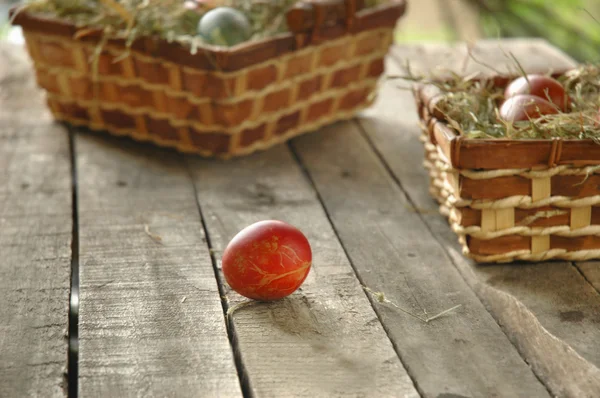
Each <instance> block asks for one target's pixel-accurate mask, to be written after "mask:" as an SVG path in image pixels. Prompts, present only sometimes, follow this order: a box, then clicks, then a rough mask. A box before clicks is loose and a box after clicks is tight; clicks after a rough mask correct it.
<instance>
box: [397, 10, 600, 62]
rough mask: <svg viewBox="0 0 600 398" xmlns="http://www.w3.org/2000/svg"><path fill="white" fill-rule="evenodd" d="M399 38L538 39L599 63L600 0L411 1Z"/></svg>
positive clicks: (430, 39) (401, 39)
mask: <svg viewBox="0 0 600 398" xmlns="http://www.w3.org/2000/svg"><path fill="white" fill-rule="evenodd" d="M408 1H409V10H408V13H407V15H406V17H405V19H404V20H403V21H402V23H401V24H400V25H399V30H398V34H397V40H398V41H399V42H414V41H446V42H452V41H456V40H467V41H474V40H477V39H480V38H505V37H539V38H544V39H546V40H548V41H549V42H550V43H552V44H554V45H555V46H557V47H559V48H561V49H562V50H563V51H565V52H566V53H568V54H569V55H571V56H572V57H573V58H575V59H576V60H578V61H582V62H583V61H588V62H598V61H600V56H599V49H600V0H554V1H548V0H413V1H411V0H408Z"/></svg>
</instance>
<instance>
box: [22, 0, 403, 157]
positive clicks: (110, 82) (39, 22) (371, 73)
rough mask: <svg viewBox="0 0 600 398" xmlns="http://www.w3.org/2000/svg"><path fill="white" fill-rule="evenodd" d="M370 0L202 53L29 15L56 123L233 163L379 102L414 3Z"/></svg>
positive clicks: (308, 6)
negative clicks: (373, 0) (400, 23)
mask: <svg viewBox="0 0 600 398" xmlns="http://www.w3.org/2000/svg"><path fill="white" fill-rule="evenodd" d="M363 3H364V2H363V1H361V0H336V1H328V2H314V3H313V2H304V3H298V4H297V5H296V6H295V7H293V8H292V9H291V10H290V11H289V12H288V14H287V18H288V25H289V26H290V31H291V33H288V34H282V35H279V36H277V37H274V38H271V39H266V40H263V41H257V42H250V43H244V44H240V45H238V46H235V47H232V48H228V49H223V48H217V47H207V48H203V49H201V50H199V51H198V52H197V53H196V54H195V55H192V54H191V53H190V51H189V50H188V49H186V48H184V47H182V46H180V45H178V44H175V43H168V42H166V41H164V40H159V39H155V38H146V39H144V40H138V41H136V42H135V43H134V44H133V46H132V47H131V51H130V52H126V49H125V44H124V41H123V40H110V41H108V43H106V44H105V45H104V46H103V50H102V53H101V55H100V58H99V63H98V71H97V73H94V72H93V71H92V66H91V64H90V62H89V61H90V59H91V58H92V54H93V52H94V51H95V49H96V48H98V43H99V41H100V33H99V32H95V33H94V32H92V34H90V32H87V34H86V36H85V37H83V38H80V39H75V38H74V37H76V36H75V35H76V33H77V29H76V27H75V26H74V25H72V24H69V23H66V22H64V21H59V20H51V19H47V18H42V17H39V16H36V15H31V14H29V13H27V12H22V13H19V14H18V15H17V16H16V18H15V20H14V23H15V24H18V25H21V26H22V27H23V31H24V35H25V40H26V43H27V48H28V50H29V54H30V55H31V57H32V59H33V61H34V64H35V69H36V75H37V81H38V83H39V85H40V86H41V87H42V88H44V89H45V90H46V91H47V97H48V104H49V107H50V109H51V111H52V113H53V114H54V116H55V118H57V119H59V120H64V121H67V122H69V123H72V124H74V125H81V126H87V127H89V128H91V129H94V130H105V131H108V132H110V133H112V134H116V135H125V136H129V137H132V138H134V139H136V140H140V141H151V142H153V143H155V144H158V145H162V146H167V147H173V148H176V149H178V150H180V151H183V152H193V153H198V154H201V155H205V156H218V157H223V158H227V157H230V156H235V155H242V154H247V153H250V152H253V151H255V150H257V149H265V148H267V147H270V146H272V145H274V144H277V143H279V142H283V141H285V140H287V139H289V138H291V137H293V136H296V135H298V134H301V133H304V132H307V131H311V130H315V129H317V128H318V127H320V126H322V125H324V124H327V123H331V122H333V121H336V120H339V119H344V118H349V117H352V116H353V115H354V114H355V113H356V112H357V111H358V110H359V109H361V108H364V107H365V106H367V105H368V104H369V102H370V100H372V95H371V94H372V93H373V91H374V89H375V88H376V83H377V80H378V78H379V76H380V75H381V74H382V72H383V58H384V56H385V54H386V53H387V51H388V48H389V46H390V44H391V42H392V35H393V30H394V27H395V23H396V21H397V19H398V18H399V17H400V16H401V15H402V14H403V13H404V10H405V5H406V4H405V1H404V0H393V1H391V2H389V3H387V4H385V5H383V6H380V7H377V8H372V9H364V8H363Z"/></svg>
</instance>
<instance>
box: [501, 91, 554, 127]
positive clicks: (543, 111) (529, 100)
mask: <svg viewBox="0 0 600 398" xmlns="http://www.w3.org/2000/svg"><path fill="white" fill-rule="evenodd" d="M556 113H558V110H557V109H556V107H555V106H554V105H552V104H551V103H550V102H548V101H546V100H544V99H542V98H540V97H536V96H534V95H523V94H520V95H515V96H513V97H511V98H509V99H507V100H506V101H504V103H503V104H502V106H501V107H500V118H501V119H503V120H505V121H507V122H518V121H522V120H529V119H537V118H539V117H540V116H542V115H553V114H556Z"/></svg>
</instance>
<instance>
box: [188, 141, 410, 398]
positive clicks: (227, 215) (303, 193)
mask: <svg viewBox="0 0 600 398" xmlns="http://www.w3.org/2000/svg"><path fill="white" fill-rule="evenodd" d="M190 167H191V169H192V173H193V175H194V178H195V181H196V187H197V190H198V200H199V202H200V204H201V208H202V212H203V214H204V219H205V222H206V226H207V229H208V231H209V235H210V240H211V242H212V245H213V248H214V250H215V252H216V253H217V258H219V255H220V253H221V252H222V250H223V249H224V248H225V246H226V245H227V243H228V241H229V240H230V239H231V238H232V237H233V236H234V235H235V234H236V233H237V232H238V231H239V230H240V229H242V228H243V227H245V226H247V225H249V224H251V223H253V222H256V221H259V220H263V219H281V220H283V221H286V222H289V223H291V224H293V225H296V226H297V227H298V228H300V229H301V230H302V231H303V232H304V233H305V234H306V235H307V237H308V238H309V241H310V243H311V246H312V249H313V268H312V270H311V271H310V274H309V276H308V278H307V280H306V281H305V283H304V284H303V286H302V288H301V291H299V292H296V293H294V294H293V295H292V296H290V297H288V298H286V299H284V300H282V301H279V302H273V303H255V304H254V305H250V306H246V307H241V308H239V309H238V310H236V311H235V312H234V313H233V315H232V324H233V327H234V328H235V335H236V341H237V343H238V346H239V349H240V351H241V358H242V361H243V364H244V367H245V377H246V379H247V380H248V389H249V391H250V392H251V393H253V394H254V396H256V397H280V396H290V395H293V396H298V397H313V396H329V397H332V396H398V397H401V396H408V397H416V396H418V394H417V392H416V390H415V388H414V386H413V384H412V382H411V380H410V378H409V377H408V375H407V373H406V371H405V370H404V368H403V367H402V364H401V362H400V360H399V359H398V357H397V355H396V353H395V351H394V349H393V347H392V344H391V343H390V341H389V339H388V338H387V336H386V333H385V332H384V329H383V328H382V326H381V324H380V322H379V320H378V318H377V316H376V314H375V312H374V311H373V309H372V307H371V305H370V303H369V300H368V299H367V298H366V296H365V294H364V292H363V291H362V289H361V286H360V283H359V281H358V280H357V279H356V276H355V274H354V271H353V269H352V267H351V265H350V264H349V262H348V259H347V257H346V255H345V254H344V251H343V249H342V247H341V246H340V243H339V241H338V239H337V238H336V235H335V233H334V231H333V230H332V227H331V225H330V223H329V222H328V220H327V217H326V215H325V213H324V212H323V208H322V207H321V205H320V203H319V201H318V199H317V197H316V193H315V191H314V190H313V189H312V187H311V186H310V185H309V183H308V182H307V180H306V179H305V178H304V176H303V175H302V173H301V170H300V168H299V167H298V165H297V164H296V162H295V161H294V159H293V157H292V156H291V154H290V152H289V151H288V149H287V148H286V147H285V146H279V147H276V148H273V149H272V150H270V151H267V152H264V153H260V154H256V155H253V156H250V157H247V158H244V159H237V160H234V161H230V162H213V161H205V160H199V159H196V158H194V159H190ZM224 288H225V289H226V290H225V291H226V295H227V297H228V298H229V299H230V300H231V304H233V305H234V304H237V303H239V302H241V301H240V300H241V297H240V296H239V295H237V294H236V293H235V292H233V291H230V290H229V289H228V288H227V287H226V286H225V287H224Z"/></svg>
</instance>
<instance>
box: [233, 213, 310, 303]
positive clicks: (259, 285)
mask: <svg viewBox="0 0 600 398" xmlns="http://www.w3.org/2000/svg"><path fill="white" fill-rule="evenodd" d="M311 264H312V252H311V249H310V244H309V243H308V239H306V237H305V236H304V234H303V233H302V232H301V231H300V230H299V229H298V228H296V227H294V226H291V225H289V224H286V223H284V222H282V221H275V220H268V221H260V222H257V223H255V224H252V225H250V226H248V227H246V228H244V229H243V230H241V231H240V232H239V233H238V234H237V235H236V236H235V237H234V238H233V239H232V240H231V242H229V244H228V245H227V248H225V251H224V252H223V259H222V266H223V275H225V280H226V281H227V283H228V284H229V286H231V288H232V289H233V290H235V291H236V292H238V293H239V294H241V295H242V296H245V297H248V298H251V299H254V300H260V301H271V300H278V299H280V298H283V297H286V296H289V295H290V294H292V293H293V292H295V291H296V290H297V289H298V288H299V287H300V285H301V284H302V282H304V280H305V279H306V276H307V275H308V272H309V271H310V267H311Z"/></svg>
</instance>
